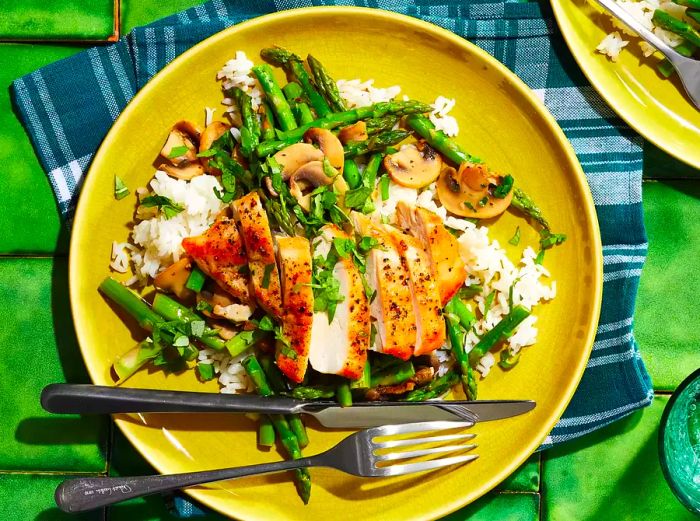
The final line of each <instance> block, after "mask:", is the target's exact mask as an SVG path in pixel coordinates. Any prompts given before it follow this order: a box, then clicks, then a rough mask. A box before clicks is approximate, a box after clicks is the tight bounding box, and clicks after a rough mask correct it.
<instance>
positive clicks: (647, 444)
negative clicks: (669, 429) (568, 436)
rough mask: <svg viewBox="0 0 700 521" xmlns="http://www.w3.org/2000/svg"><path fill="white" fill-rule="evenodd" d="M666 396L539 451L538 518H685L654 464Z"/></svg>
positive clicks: (608, 520) (597, 520)
mask: <svg viewBox="0 0 700 521" xmlns="http://www.w3.org/2000/svg"><path fill="white" fill-rule="evenodd" d="M667 401H668V397H667V396H657V397H656V398H655V399H654V402H653V404H652V405H651V407H649V408H647V409H645V410H642V411H638V412H635V413H634V414H632V415H631V416H628V417H627V418H625V419H623V420H620V421H619V422H616V423H614V424H612V425H610V426H608V427H606V428H604V429H602V430H600V431H598V432H596V433H594V434H590V435H588V436H585V437H584V438H582V439H581V440H577V441H574V442H571V443H568V444H565V445H563V446H562V447H558V448H554V449H551V450H550V451H548V452H546V453H545V454H544V455H543V469H542V501H543V503H542V509H543V516H542V519H543V521H550V520H551V521H560V520H567V519H575V520H577V521H593V520H595V521H638V520H646V519H649V520H657V519H658V520H662V519H663V520H664V521H685V520H687V521H690V520H692V519H697V518H695V517H693V516H692V515H691V514H690V513H689V512H688V511H687V510H686V509H685V508H684V507H683V506H682V505H681V504H680V502H678V501H677V500H676V498H675V496H673V494H672V493H671V489H670V488H669V487H668V485H667V484H666V482H665V481H664V478H663V475H662V473H661V467H660V466H659V458H658V450H657V438H658V425H659V420H660V418H661V413H662V411H663V408H664V406H665V405H666V403H667Z"/></svg>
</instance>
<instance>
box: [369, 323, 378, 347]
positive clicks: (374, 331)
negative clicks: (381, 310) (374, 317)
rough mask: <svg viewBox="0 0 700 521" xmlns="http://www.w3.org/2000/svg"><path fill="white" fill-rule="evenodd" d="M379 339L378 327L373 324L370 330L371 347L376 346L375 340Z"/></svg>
mask: <svg viewBox="0 0 700 521" xmlns="http://www.w3.org/2000/svg"><path fill="white" fill-rule="evenodd" d="M376 338H377V326H375V325H374V324H372V325H371V326H370V328H369V345H370V347H372V346H373V345H374V340H375V339H376Z"/></svg>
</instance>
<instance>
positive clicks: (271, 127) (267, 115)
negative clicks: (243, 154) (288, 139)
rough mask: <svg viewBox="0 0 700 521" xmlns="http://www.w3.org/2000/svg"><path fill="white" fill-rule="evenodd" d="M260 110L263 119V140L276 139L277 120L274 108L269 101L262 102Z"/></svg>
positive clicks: (261, 128)
mask: <svg viewBox="0 0 700 521" xmlns="http://www.w3.org/2000/svg"><path fill="white" fill-rule="evenodd" d="M259 111H260V115H261V119H262V123H261V127H260V130H261V132H262V135H261V136H260V137H261V138H262V140H263V141H272V140H273V139H275V122H274V119H273V118H274V116H273V114H272V109H271V108H270V105H269V104H268V103H267V101H263V102H262V103H261V105H260V108H259Z"/></svg>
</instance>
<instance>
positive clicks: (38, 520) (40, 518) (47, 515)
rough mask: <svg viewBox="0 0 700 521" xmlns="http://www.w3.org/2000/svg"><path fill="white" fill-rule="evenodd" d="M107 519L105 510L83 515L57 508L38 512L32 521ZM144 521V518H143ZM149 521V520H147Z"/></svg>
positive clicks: (92, 520)
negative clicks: (68, 512) (67, 512)
mask: <svg viewBox="0 0 700 521" xmlns="http://www.w3.org/2000/svg"><path fill="white" fill-rule="evenodd" d="M105 519H107V515H106V510H105V509H102V510H98V511H97V512H85V513H83V514H77V515H76V514H66V513H65V512H62V511H61V510H59V509H58V508H48V509H46V510H44V511H42V512H39V513H38V514H37V515H36V517H34V520H33V521H64V520H65V521H69V520H73V521H104V520H105ZM133 520H134V521H140V520H139V519H138V518H133ZM143 521H145V518H143ZM149 521H150V520H149Z"/></svg>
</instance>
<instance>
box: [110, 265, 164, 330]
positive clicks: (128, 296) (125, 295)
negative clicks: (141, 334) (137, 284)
mask: <svg viewBox="0 0 700 521" xmlns="http://www.w3.org/2000/svg"><path fill="white" fill-rule="evenodd" d="M100 291H102V293H104V294H105V296H106V297H108V298H109V299H110V300H112V301H113V302H114V303H115V304H117V305H118V306H119V307H121V308H122V309H123V310H124V311H126V312H127V313H128V314H129V315H131V316H132V317H134V318H135V319H136V321H137V322H138V324H139V326H141V327H142V328H144V329H145V330H146V331H153V328H154V327H155V326H158V325H160V324H162V323H163V319H162V318H161V317H160V315H158V314H157V313H156V312H155V311H153V310H152V309H151V307H150V306H149V305H148V304H147V303H146V301H144V300H143V299H142V298H141V297H139V296H138V295H136V294H135V293H134V292H133V291H131V290H130V289H129V288H127V287H126V286H124V285H123V284H121V283H119V282H117V281H116V280H114V279H113V278H112V277H107V278H106V279H105V280H103V281H102V284H100Z"/></svg>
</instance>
